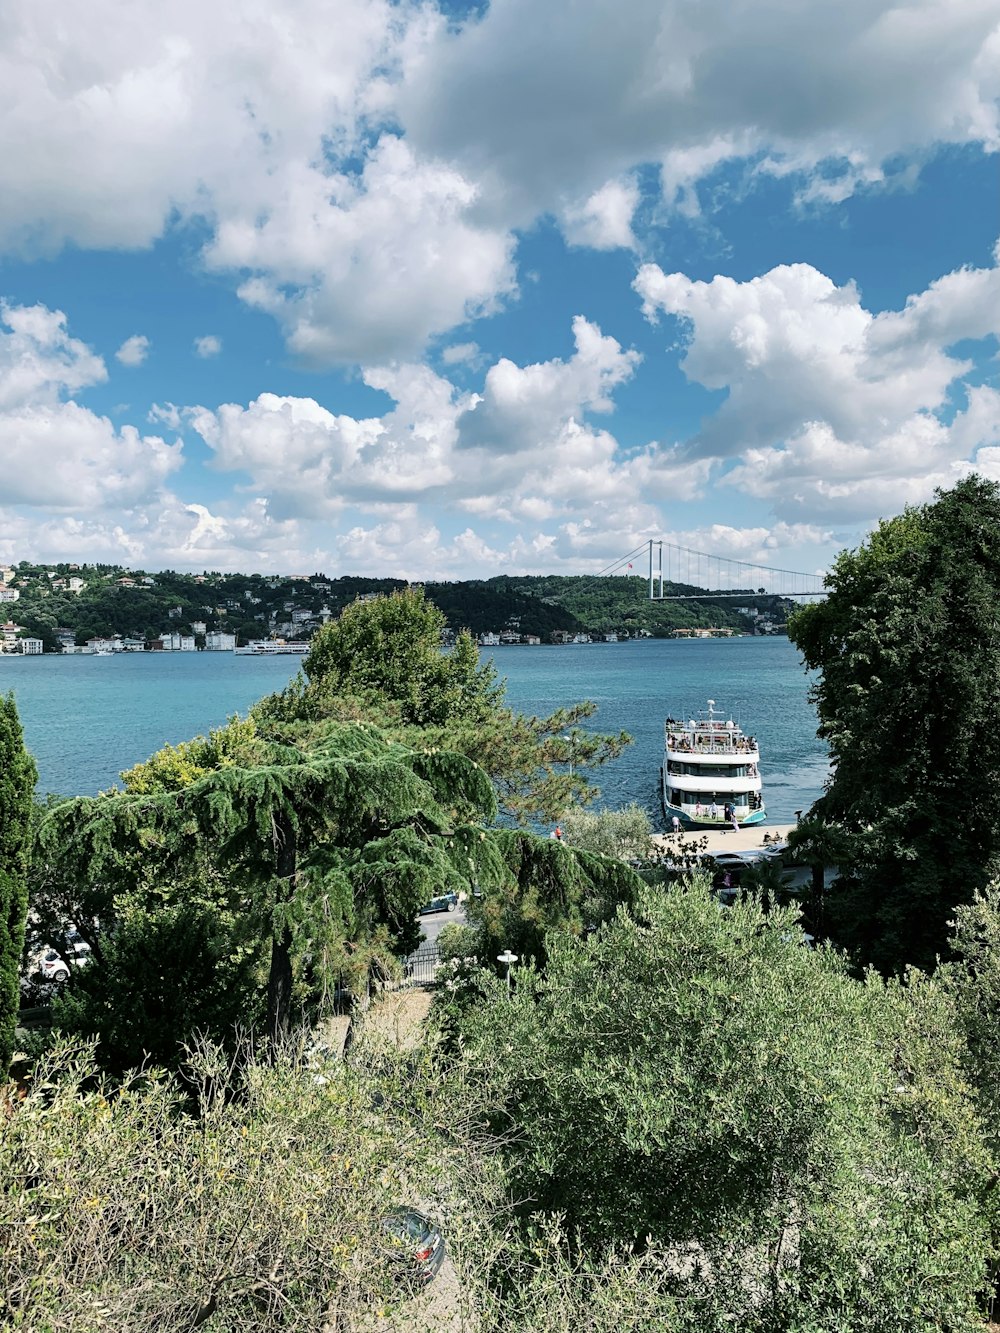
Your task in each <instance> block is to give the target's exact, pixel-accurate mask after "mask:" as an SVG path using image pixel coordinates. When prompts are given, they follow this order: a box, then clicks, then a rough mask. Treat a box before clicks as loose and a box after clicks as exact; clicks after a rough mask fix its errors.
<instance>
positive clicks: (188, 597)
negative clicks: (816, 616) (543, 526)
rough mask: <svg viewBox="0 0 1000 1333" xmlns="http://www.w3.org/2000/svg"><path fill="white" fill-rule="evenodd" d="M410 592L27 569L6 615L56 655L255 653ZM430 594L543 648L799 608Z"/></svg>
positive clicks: (487, 587) (626, 585) (631, 579)
mask: <svg viewBox="0 0 1000 1333" xmlns="http://www.w3.org/2000/svg"><path fill="white" fill-rule="evenodd" d="M405 586H407V585H406V583H405V582H404V581H403V580H401V579H378V578H357V577H344V578H330V577H328V576H326V575H324V574H322V573H316V574H311V575H308V576H307V575H300V576H293V577H282V576H277V575H263V574H218V573H205V574H179V573H176V572H174V571H171V570H161V571H153V572H145V571H141V570H131V569H124V568H121V567H119V566H112V565H79V566H78V565H64V564H63V565H32V564H28V563H27V562H22V563H21V564H20V565H17V566H15V567H14V568H13V569H12V570H9V571H8V573H7V579H6V587H7V588H8V589H10V590H13V591H14V592H16V593H17V600H7V601H5V602H4V605H3V613H4V615H5V616H6V618H8V619H10V620H12V621H14V622H15V623H16V624H17V625H19V626H22V627H23V629H24V631H25V632H26V633H30V634H31V635H34V636H36V637H39V638H41V639H42V640H43V641H44V643H45V648H46V650H47V651H51V650H54V649H55V648H56V646H57V638H56V630H57V629H64V630H65V629H69V630H72V631H73V635H74V637H75V639H76V642H77V643H84V642H86V640H87V639H88V638H91V637H93V636H95V635H110V634H120V635H122V636H125V637H133V638H141V639H146V640H150V639H156V638H159V637H160V636H161V635H163V634H164V633H167V632H169V631H171V630H179V631H181V632H183V633H195V634H196V635H198V634H202V633H204V632H205V630H206V629H207V630H215V629H223V630H229V631H231V632H233V633H235V634H237V635H238V636H239V638H240V641H241V642H245V641H246V640H247V639H250V638H263V637H266V636H268V635H273V634H281V635H285V636H286V637H289V636H294V637H308V635H309V634H310V633H311V632H312V631H313V630H314V629H315V627H316V626H317V625H319V624H320V623H322V621H323V620H324V619H328V618H330V617H331V616H332V617H336V616H337V615H338V614H339V613H340V611H341V610H342V609H343V607H345V606H347V605H348V604H350V603H351V602H353V601H355V600H356V599H357V598H358V597H364V596H368V595H371V594H376V593H386V592H390V591H391V590H392V589H394V588H402V587H405ZM425 588H426V594H427V596H428V597H429V598H430V599H431V600H432V601H434V602H435V603H436V604H437V605H438V606H439V607H440V608H441V610H442V611H443V612H444V613H445V615H446V616H447V618H448V622H449V624H450V625H451V626H452V627H453V628H454V629H461V628H468V629H470V630H472V632H473V633H474V634H477V635H480V634H485V633H487V632H490V631H492V632H495V633H501V632H502V631H503V630H505V629H509V630H516V631H518V632H520V633H521V634H535V635H540V636H541V637H542V638H543V639H544V638H547V637H548V636H549V635H550V634H551V633H552V632H553V631H554V630H567V631H571V632H573V633H579V632H590V633H609V632H616V633H618V634H632V635H634V634H636V633H638V632H639V631H645V632H646V633H649V634H653V635H661V634H666V633H669V632H670V630H671V629H674V628H680V627H711V626H718V627H725V626H730V627H732V628H734V629H737V630H749V629H751V628H752V627H753V625H754V623H755V621H754V618H753V617H751V616H749V615H747V614H746V613H745V612H744V611H743V610H741V609H740V608H743V607H749V606H753V607H755V608H756V610H757V612H758V615H759V616H760V617H763V618H770V620H771V621H772V624H774V625H775V626H777V627H780V626H782V625H783V623H784V620H785V615H786V612H787V610H788V609H789V606H790V604H788V603H786V602H783V601H782V599H780V598H777V597H761V596H755V595H754V594H753V593H752V591H751V590H748V592H747V600H746V602H744V601H743V600H742V599H738V600H731V599H727V600H715V601H713V599H712V598H711V596H710V595H708V594H706V596H705V597H704V599H703V600H699V601H694V602H650V601H649V599H648V586H647V583H646V580H645V579H643V578H641V577H637V576H624V577H622V576H617V577H612V578H596V577H592V576H587V575H582V576H578V577H569V576H556V575H543V576H536V577H531V576H520V577H518V576H509V575H503V576H500V577H497V578H492V579H486V580H479V579H475V580H465V581H457V582H448V583H428V584H426V585H425ZM669 590H673V591H675V592H686V593H694V594H697V593H699V592H703V591H704V590H702V589H697V588H691V587H687V586H682V585H668V591H669ZM758 623H759V621H758Z"/></svg>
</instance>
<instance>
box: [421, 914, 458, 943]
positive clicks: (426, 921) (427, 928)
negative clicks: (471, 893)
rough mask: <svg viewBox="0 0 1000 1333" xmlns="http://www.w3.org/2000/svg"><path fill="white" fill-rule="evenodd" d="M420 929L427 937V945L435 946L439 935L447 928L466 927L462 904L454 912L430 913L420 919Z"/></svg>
mask: <svg viewBox="0 0 1000 1333" xmlns="http://www.w3.org/2000/svg"><path fill="white" fill-rule="evenodd" d="M418 919H419V921H420V928H421V929H422V930H423V932H424V934H425V935H426V936H427V943H428V944H434V943H435V942H436V941H437V937H438V935H439V934H440V933H441V931H442V930H443V929H444V928H445V926H454V925H460V926H464V925H465V912H464V911H463V910H462V906H461V904H459V906H458V907H456V908H455V910H454V912H428V913H427V914H426V916H422V917H419V918H418Z"/></svg>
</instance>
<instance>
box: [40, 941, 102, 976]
mask: <svg viewBox="0 0 1000 1333" xmlns="http://www.w3.org/2000/svg"><path fill="white" fill-rule="evenodd" d="M70 952H71V953H72V962H73V964H74V966H76V967H86V965H87V964H88V963H89V962H90V945H89V944H85V943H84V942H83V940H76V941H73V942H71V944H70ZM38 971H39V972H40V973H41V976H42V980H43V981H66V980H68V978H69V964H68V963H67V962H66V959H65V958H63V956H62V954H60V953H57V952H56V950H55V949H43V950H42V952H41V953H40V954H39V955H38Z"/></svg>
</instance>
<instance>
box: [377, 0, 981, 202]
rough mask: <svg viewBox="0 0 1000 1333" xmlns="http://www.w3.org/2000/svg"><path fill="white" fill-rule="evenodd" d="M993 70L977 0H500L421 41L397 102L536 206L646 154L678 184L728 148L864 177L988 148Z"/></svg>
mask: <svg viewBox="0 0 1000 1333" xmlns="http://www.w3.org/2000/svg"><path fill="white" fill-rule="evenodd" d="M526 32H530V33H531V42H530V45H528V46H527V47H526V44H525V41H524V34H525V33H526ZM998 66H1000V44H998V39H997V15H996V10H995V7H994V6H993V5H991V4H989V3H985V2H984V0H955V2H954V3H951V4H947V5H936V6H929V5H927V4H925V3H922V0H902V3H897V2H896V0H892V2H891V3H890V0H845V2H844V3H842V4H838V5H828V6H816V5H809V6H803V5H801V4H799V3H798V2H797V0H755V2H754V3H750V4H745V5H740V6H736V7H734V6H733V5H731V4H728V3H726V2H725V0H707V2H706V3H702V4H699V5H694V6H692V5H688V4H683V3H680V0H666V3H664V0H630V3H629V4H628V5H627V6H626V8H625V9H624V10H623V9H622V8H621V7H620V6H618V7H613V8H612V7H609V6H608V5H606V4H604V3H602V0H583V2H582V3H578V2H577V0H573V3H569V0H552V3H550V4H548V5H547V6H546V21H545V23H544V24H539V23H538V22H537V10H536V6H535V5H534V4H533V2H532V0H493V3H492V4H490V6H489V8H488V9H487V10H486V11H485V12H484V14H483V16H482V18H481V19H479V20H478V21H473V22H468V23H466V24H464V25H462V26H461V27H460V28H458V29H456V30H452V31H449V32H448V33H447V34H444V35H442V36H440V37H439V38H438V40H436V41H435V42H433V43H430V44H428V45H427V47H426V48H425V50H424V52H423V59H422V60H421V61H420V62H419V63H418V64H417V66H416V68H415V69H414V70H413V71H412V73H411V74H410V76H409V78H408V79H407V81H406V84H405V86H404V87H403V88H402V90H401V93H400V106H401V109H402V119H403V123H404V125H405V126H406V128H407V130H408V132H409V134H410V136H411V137H412V138H413V139H414V141H415V142H416V143H417V144H418V145H419V147H420V148H421V150H424V151H431V152H435V153H440V154H444V155H446V156H449V157H453V158H454V159H455V160H457V161H458V162H460V163H461V164H462V165H463V167H464V168H465V169H466V170H470V171H472V172H474V173H475V174H476V175H478V176H480V177H481V178H482V179H483V180H484V181H488V182H489V183H490V187H491V188H490V199H491V202H492V203H493V205H494V207H495V208H496V209H497V210H498V212H503V211H505V210H509V209H511V208H512V207H513V208H520V209H522V210H523V212H524V213H525V214H529V213H532V212H536V211H537V210H538V209H539V207H540V206H542V207H544V206H545V205H546V203H548V205H549V206H550V207H553V206H555V205H556V204H557V202H558V201H559V199H560V198H562V197H565V196H567V195H572V196H574V197H581V196H583V197H586V195H587V193H588V192H590V191H593V190H597V189H599V188H600V187H601V186H602V184H603V183H604V182H606V181H608V180H610V179H614V178H616V177H618V176H619V175H620V174H621V173H622V172H623V171H624V170H627V169H629V168H630V167H632V166H634V165H635V164H637V163H641V162H650V163H655V162H663V163H664V164H665V165H666V177H667V180H666V181H665V184H667V186H668V188H669V189H670V190H671V191H676V189H677V187H678V185H681V186H682V187H689V186H690V184H691V182H692V180H693V179H696V178H697V176H698V175H699V174H700V173H701V172H703V171H704V170H706V169H707V170H711V169H713V168H714V167H715V166H717V165H718V164H719V163H720V162H722V161H725V160H726V158H727V157H729V156H747V155H765V156H766V157H767V158H768V159H769V160H770V161H771V162H772V163H773V164H775V166H780V165H781V164H788V165H789V166H790V167H791V168H792V169H794V170H795V171H797V172H800V173H803V174H805V175H808V174H809V173H810V172H812V171H813V169H814V168H815V167H816V166H817V165H818V164H820V163H823V164H825V169H824V172H823V175H824V177H825V178H826V179H827V180H828V181H830V180H834V179H836V178H837V177H844V178H846V179H850V180H851V181H852V182H854V183H855V184H856V183H858V182H861V181H864V180H865V179H866V176H872V175H876V176H877V175H878V173H879V171H880V169H881V167H882V165H883V164H885V163H886V162H887V161H888V160H890V159H893V158H895V157H897V156H899V155H905V154H910V153H914V152H920V151H921V150H924V149H926V148H928V147H930V146H931V145H934V144H938V143H962V144H964V143H977V144H982V145H984V146H986V147H987V148H989V149H995V148H996V146H997V143H998V137H1000V134H998V109H997V105H996V100H995V99H996V95H997V91H998V84H1000V77H998ZM459 107H460V108H461V112H460V114H457V113H456V109H457V108H459Z"/></svg>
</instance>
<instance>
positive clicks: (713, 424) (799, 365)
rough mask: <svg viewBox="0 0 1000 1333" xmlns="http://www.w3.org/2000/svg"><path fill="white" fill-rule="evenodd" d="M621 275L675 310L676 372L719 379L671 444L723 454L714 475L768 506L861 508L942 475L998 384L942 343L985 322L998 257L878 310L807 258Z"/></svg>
mask: <svg viewBox="0 0 1000 1333" xmlns="http://www.w3.org/2000/svg"><path fill="white" fill-rule="evenodd" d="M635 288H636V291H637V292H638V293H639V295H640V296H641V297H642V301H643V310H644V312H645V314H646V316H647V317H648V318H650V319H654V320H655V319H657V318H659V317H660V316H661V315H663V314H666V315H670V316H674V317H675V318H677V319H678V320H679V321H680V323H681V326H682V328H683V329H684V331H685V334H686V343H685V351H684V354H683V357H682V360H681V365H682V368H683V369H684V372H685V374H686V375H687V376H688V378H689V379H692V380H694V381H697V382H698V383H700V384H702V385H705V386H706V387H707V388H711V389H724V390H726V392H727V397H726V400H725V402H724V403H723V404H722V406H721V407H720V408H719V409H718V411H716V412H715V413H714V414H713V415H712V416H710V417H709V418H708V419H707V420H706V421H705V422H704V423H703V425H702V428H701V430H700V432H699V433H698V435H697V436H696V437H695V438H694V439H693V440H692V441H690V442H689V443H688V445H687V448H686V450H685V452H686V453H687V454H688V455H689V456H690V457H692V458H696V457H697V458H715V459H720V458H731V457H735V456H738V458H739V461H738V463H737V464H736V466H734V467H733V468H732V470H731V471H730V472H729V473H728V475H727V478H726V480H727V481H728V482H729V484H731V485H733V486H737V487H739V488H740V489H742V490H744V491H745V492H746V493H748V494H750V495H754V496H756V497H758V498H766V499H769V500H771V501H772V502H773V503H774V504H775V507H776V508H777V510H778V511H779V512H780V513H782V514H786V515H787V514H792V513H795V514H797V515H799V516H800V517H809V516H810V515H820V516H828V517H829V516H833V515H835V514H839V515H842V516H843V517H845V518H846V517H851V518H871V517H872V516H877V515H878V514H879V513H880V512H885V511H886V510H892V509H894V508H898V507H899V505H900V504H901V503H902V502H903V501H904V500H906V499H923V498H926V496H927V495H928V494H929V493H930V491H931V490H932V489H933V487H934V486H935V485H943V484H950V482H952V481H953V480H954V479H955V477H956V476H958V475H960V474H961V472H962V471H963V470H967V468H968V460H969V459H970V458H971V457H972V456H973V455H974V454H975V451H976V450H977V449H978V448H979V447H981V446H984V445H987V444H992V443H993V441H994V439H995V437H996V433H997V420H998V413H997V406H998V402H1000V398H998V395H997V394H996V393H995V392H994V391H992V390H990V389H988V388H987V389H984V388H981V387H977V386H976V385H974V384H971V385H970V384H967V383H965V377H966V376H967V375H968V373H969V372H970V370H972V369H973V363H972V362H970V361H969V360H966V359H964V358H960V357H958V356H956V355H955V354H954V353H953V352H952V351H951V350H949V349H951V348H953V346H954V345H955V344H956V343H959V342H962V341H963V340H967V339H974V340H979V339H983V338H986V337H989V336H995V335H997V334H998V333H1000V268H997V267H993V268H988V269H961V270H958V271H956V272H954V273H950V274H947V275H945V276H944V277H942V278H940V279H938V280H937V281H936V282H934V283H932V284H931V285H930V286H929V287H928V288H927V290H926V291H924V292H921V293H918V294H916V295H914V296H911V297H910V298H909V300H908V301H907V302H906V305H905V306H904V308H903V309H902V310H899V311H885V312H882V313H879V314H873V313H872V312H870V311H869V310H867V309H865V307H864V306H863V304H862V300H861V295H860V293H859V292H858V291H857V289H856V288H855V287H854V286H853V284H848V285H845V286H843V287H838V286H836V284H835V283H833V282H832V281H831V280H830V279H829V278H828V277H826V276H825V275H824V274H822V273H820V272H818V271H817V270H816V269H814V268H812V267H811V266H810V265H808V264H793V265H782V266H780V267H778V268H775V269H772V270H771V271H770V272H768V273H765V274H763V275H762V276H760V277H758V278H753V279H751V280H750V281H748V282H737V281H735V280H734V279H732V278H728V277H724V276H717V277H715V278H713V279H712V280H711V281H710V282H696V281H692V280H691V279H689V278H688V277H686V276H685V275H684V274H682V273H670V274H666V273H664V272H663V271H662V270H661V269H660V268H659V267H658V266H656V265H655V264H647V265H644V266H643V267H642V268H641V269H640V270H639V273H638V276H637V278H636V281H635ZM956 391H957V393H958V401H959V402H960V403H961V400H962V398H963V397H964V399H965V403H964V406H961V407H960V409H959V410H958V411H957V412H956V410H955V394H956ZM883 506H884V507H885V508H883Z"/></svg>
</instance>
